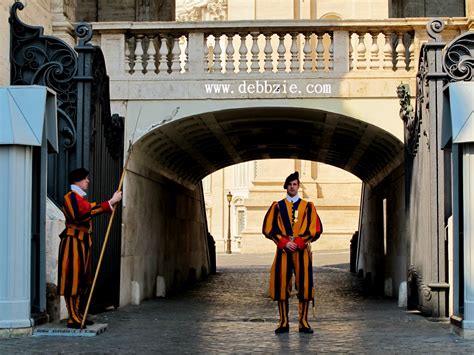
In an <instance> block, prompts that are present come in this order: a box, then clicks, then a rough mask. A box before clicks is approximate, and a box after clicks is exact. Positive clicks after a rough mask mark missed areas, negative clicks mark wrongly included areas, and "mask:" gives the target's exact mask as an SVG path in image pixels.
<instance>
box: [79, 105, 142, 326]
mask: <svg viewBox="0 0 474 355" xmlns="http://www.w3.org/2000/svg"><path fill="white" fill-rule="evenodd" d="M141 113H142V108H141V107H140V111H139V112H138V117H137V121H136V122H135V128H134V129H133V133H132V139H131V140H130V142H129V148H128V155H127V159H126V160H125V164H124V166H123V170H122V175H121V176H120V181H119V186H118V189H117V191H122V185H123V180H124V178H125V172H126V171H127V167H128V162H129V160H130V156H131V155H132V148H133V144H132V142H133V138H134V137H135V132H136V130H137V126H138V121H139V120H140V115H141ZM116 210H117V207H115V208H114V209H113V210H112V214H111V215H110V218H109V224H108V225H107V231H106V232H105V238H104V244H103V245H102V250H101V251H100V257H99V261H98V263H97V268H96V270H95V275H94V280H93V281H92V287H91V291H90V292H89V298H88V299H87V304H86V309H85V310H84V317H83V318H82V323H81V330H82V329H83V328H84V324H85V323H86V319H87V313H88V312H89V307H90V304H91V300H92V295H93V293H94V288H95V283H96V282H97V277H98V276H99V271H100V266H101V265H102V259H103V257H104V253H105V248H106V246H107V241H108V240H109V235H110V229H111V228H112V222H113V221H114V217H115V211H116Z"/></svg>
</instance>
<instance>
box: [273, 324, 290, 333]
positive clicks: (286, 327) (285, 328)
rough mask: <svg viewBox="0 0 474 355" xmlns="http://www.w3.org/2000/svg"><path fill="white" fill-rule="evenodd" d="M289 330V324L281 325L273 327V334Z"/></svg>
mask: <svg viewBox="0 0 474 355" xmlns="http://www.w3.org/2000/svg"><path fill="white" fill-rule="evenodd" d="M289 331H290V326H289V325H287V326H285V327H283V326H281V327H278V328H276V329H275V334H282V333H288V332H289Z"/></svg>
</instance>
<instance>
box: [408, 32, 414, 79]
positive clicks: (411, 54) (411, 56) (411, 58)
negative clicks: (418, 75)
mask: <svg viewBox="0 0 474 355" xmlns="http://www.w3.org/2000/svg"><path fill="white" fill-rule="evenodd" d="M408 53H409V57H408V58H409V62H408V70H409V71H412V70H415V41H414V36H413V35H410V47H408Z"/></svg>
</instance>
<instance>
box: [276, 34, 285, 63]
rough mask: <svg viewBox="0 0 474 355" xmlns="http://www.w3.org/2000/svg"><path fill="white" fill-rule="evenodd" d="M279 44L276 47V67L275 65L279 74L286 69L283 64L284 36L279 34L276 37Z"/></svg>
mask: <svg viewBox="0 0 474 355" xmlns="http://www.w3.org/2000/svg"><path fill="white" fill-rule="evenodd" d="M278 37H279V40H280V43H279V45H278V49H277V52H278V65H277V71H279V72H284V71H285V69H286V63H285V53H286V48H285V34H284V33H280V34H279V35H278Z"/></svg>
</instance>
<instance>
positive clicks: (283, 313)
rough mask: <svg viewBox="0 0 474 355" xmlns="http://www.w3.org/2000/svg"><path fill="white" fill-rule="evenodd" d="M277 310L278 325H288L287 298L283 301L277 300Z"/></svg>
mask: <svg viewBox="0 0 474 355" xmlns="http://www.w3.org/2000/svg"><path fill="white" fill-rule="evenodd" d="M278 312H279V313H280V323H278V327H287V326H288V299H286V300H284V301H278Z"/></svg>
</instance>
